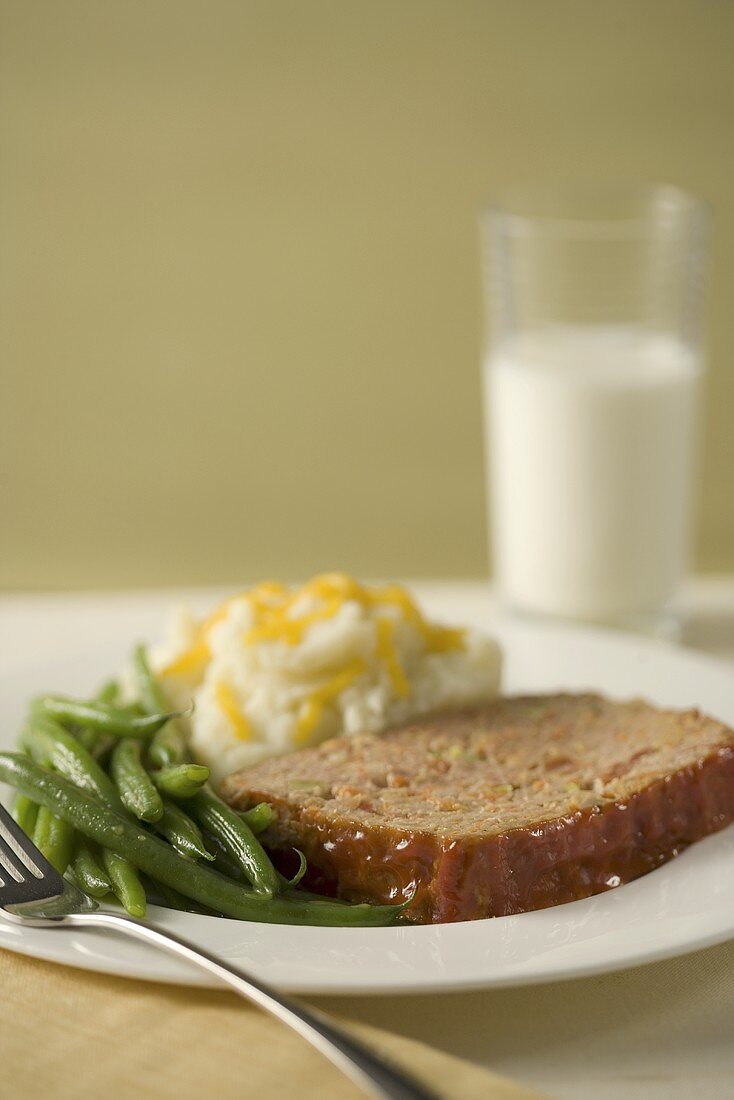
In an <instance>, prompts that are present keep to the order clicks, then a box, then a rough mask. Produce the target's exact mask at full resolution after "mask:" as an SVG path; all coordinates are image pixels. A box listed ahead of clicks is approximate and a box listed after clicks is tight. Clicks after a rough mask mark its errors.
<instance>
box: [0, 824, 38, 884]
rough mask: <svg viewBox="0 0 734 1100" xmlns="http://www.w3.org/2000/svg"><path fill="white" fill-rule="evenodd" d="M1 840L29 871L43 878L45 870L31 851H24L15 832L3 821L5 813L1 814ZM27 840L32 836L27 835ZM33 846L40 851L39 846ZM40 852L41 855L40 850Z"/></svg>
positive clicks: (0, 851)
mask: <svg viewBox="0 0 734 1100" xmlns="http://www.w3.org/2000/svg"><path fill="white" fill-rule="evenodd" d="M2 808H3V809H4V807H2ZM18 828H19V829H20V826H18ZM21 832H22V829H21ZM23 836H26V834H25V833H23ZM0 840H4V841H5V843H6V844H7V846H8V848H10V850H11V852H13V854H14V855H15V856H16V858H17V859H19V860H20V862H21V864H22V865H23V867H24V868H25V869H26V870H27V871H30V872H31V874H32V875H35V877H36V878H43V871H42V870H41V868H40V867H39V866H38V864H37V863H36V862H35V860H34V859H33V857H32V856H31V855H30V853H29V852H26V851H24V850H23V848H21V846H20V844H18V842H17V840H16V839H15V837H14V836H13V834H12V833H11V832H10V830H9V829H8V828H7V826H6V825H5V822H4V821H3V815H2V814H0ZM26 840H27V841H30V838H29V837H26ZM31 847H32V848H33V849H34V850H35V851H36V852H38V848H36V847H35V845H31ZM1 854H2V848H0V855H1ZM38 854H39V855H40V852H39V853H38ZM11 874H12V872H11Z"/></svg>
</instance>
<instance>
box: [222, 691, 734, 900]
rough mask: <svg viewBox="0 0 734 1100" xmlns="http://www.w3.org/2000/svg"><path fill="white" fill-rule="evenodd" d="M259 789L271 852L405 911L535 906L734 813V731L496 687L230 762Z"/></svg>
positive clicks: (236, 787)
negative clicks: (448, 704) (270, 811)
mask: <svg viewBox="0 0 734 1100" xmlns="http://www.w3.org/2000/svg"><path fill="white" fill-rule="evenodd" d="M223 790H224V795H225V797H226V798H227V799H228V801H229V802H230V803H231V804H232V805H234V806H237V807H239V808H245V807H248V806H251V805H254V804H255V803H257V802H260V801H263V800H266V801H268V802H270V803H272V805H273V806H274V807H275V808H276V809H277V812H278V819H277V821H276V823H275V824H274V825H273V826H271V828H270V829H269V830H268V832H267V833H266V834H265V835H264V841H265V843H266V845H268V846H269V847H270V848H271V849H272V850H275V851H277V850H286V849H290V848H291V847H297V848H300V849H301V850H302V851H303V852H304V853H305V855H306V858H307V859H308V863H309V867H310V869H311V876H312V877H311V882H312V883H313V884H315V885H316V886H318V887H319V888H321V889H326V890H327V891H329V892H331V893H336V894H337V895H338V896H339V897H342V898H346V899H349V900H352V901H371V902H394V901H396V900H399V899H401V898H405V899H407V898H410V897H411V895H414V897H413V901H412V903H411V905H410V906H409V907H408V908H407V909H406V914H405V915H406V917H408V918H410V919H412V920H415V921H425V922H430V921H437V922H438V921H459V920H472V919H475V918H478V917H488V916H502V915H506V914H509V913H522V912H526V911H528V910H531V909H542V908H544V907H546V906H549V905H557V904H559V903H561V902H567V901H573V900H576V899H578V898H584V897H588V896H589V895H591V894H597V893H599V892H601V891H602V890H607V889H609V888H610V887H613V886H618V885H620V884H621V883H624V882H629V881H630V880H631V879H634V878H637V877H638V876H639V875H643V874H645V872H647V871H651V870H652V869H653V868H655V867H658V866H659V865H660V864H661V863H664V862H665V861H666V860H669V859H671V858H672V857H673V856H675V855H677V853H678V852H680V851H681V850H682V849H683V848H685V847H687V846H688V845H689V844H692V843H693V842H694V841H696V840H699V839H700V838H701V837H704V836H706V835H708V834H709V833H713V832H716V831H717V830H718V829H722V828H723V827H724V826H725V825H728V824H729V823H730V822H731V821H732V819H733V818H734V731H732V730H731V729H728V728H727V727H726V726H724V725H722V723H721V722H717V721H715V720H714V719H712V718H707V717H705V716H704V715H702V714H700V712H699V711H696V710H690V711H673V710H661V709H658V708H655V707H652V706H650V705H649V704H647V703H644V702H641V701H638V700H635V701H632V702H628V703H615V702H610V701H608V700H606V699H603V698H601V697H600V696H597V695H544V696H532V697H523V698H507V699H501V700H499V701H497V702H495V703H493V704H491V705H487V706H483V707H481V708H479V709H473V710H470V711H463V712H461V713H454V714H439V715H434V716H431V717H429V718H426V719H423V720H421V721H416V722H413V723H411V724H409V725H406V726H403V727H401V728H399V729H394V730H391V731H389V732H387V733H384V734H381V735H377V734H369V735H368V734H365V735H357V736H354V737H341V738H336V739H334V740H331V741H327V742H325V743H323V744H321V745H319V746H318V747H316V748H310V749H304V750H302V751H301V752H297V753H293V754H291V755H288V756H282V757H277V758H275V759H271V760H268V761H265V762H264V763H261V764H258V765H255V766H254V767H251V768H248V769H246V770H245V771H241V772H238V773H236V774H235V775H232V776H230V777H229V778H228V779H227V780H226V781H225V783H224V788H223Z"/></svg>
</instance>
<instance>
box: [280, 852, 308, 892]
mask: <svg viewBox="0 0 734 1100" xmlns="http://www.w3.org/2000/svg"><path fill="white" fill-rule="evenodd" d="M293 851H294V852H295V853H296V855H297V856H298V870H297V871H296V873H295V875H294V876H293V878H289V879H286V881H285V889H286V890H295V888H296V886H298V883H299V882H300V881H301V879H302V878H303V876H304V875H305V874H306V871H307V870H308V861H307V859H306V857H305V855H304V854H303V852H302V851H301V849H300V848H294V849H293Z"/></svg>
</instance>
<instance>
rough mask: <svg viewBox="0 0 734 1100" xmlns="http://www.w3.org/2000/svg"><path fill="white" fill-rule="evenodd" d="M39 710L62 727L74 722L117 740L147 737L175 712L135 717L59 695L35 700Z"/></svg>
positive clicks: (107, 705) (124, 710)
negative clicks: (119, 738)
mask: <svg viewBox="0 0 734 1100" xmlns="http://www.w3.org/2000/svg"><path fill="white" fill-rule="evenodd" d="M38 707H40V708H41V709H42V710H43V711H44V712H45V713H46V714H47V715H49V716H50V717H51V718H55V719H56V720H57V721H59V722H61V724H62V725H67V724H68V723H74V724H76V725H78V726H81V727H82V728H89V729H93V730H99V731H100V732H101V733H114V734H115V736H117V737H148V736H150V734H152V733H155V731H156V730H158V729H160V728H161V726H162V725H164V724H165V723H166V722H167V721H168V719H169V718H171V717H173V716H174V712H171V713H170V714H144V715H138V714H135V713H134V712H133V711H131V710H130V709H128V708H125V707H117V706H114V705H113V704H112V703H96V702H94V701H91V702H85V701H84V700H82V699H67V698H64V697H63V696H61V695H46V696H44V697H43V698H41V699H39V700H38Z"/></svg>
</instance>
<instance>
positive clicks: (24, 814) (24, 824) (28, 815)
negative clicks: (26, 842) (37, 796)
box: [13, 794, 38, 837]
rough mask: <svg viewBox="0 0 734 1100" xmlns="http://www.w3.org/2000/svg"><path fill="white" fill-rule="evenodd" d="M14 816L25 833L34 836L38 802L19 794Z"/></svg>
mask: <svg viewBox="0 0 734 1100" xmlns="http://www.w3.org/2000/svg"><path fill="white" fill-rule="evenodd" d="M13 817H14V819H15V820H16V822H17V823H18V825H20V827H21V829H22V830H23V832H24V833H25V835H26V836H29V837H33V830H34V828H35V826H36V818H37V817H38V803H37V802H33V801H32V799H30V798H26V796H25V795H24V794H19V795H18V797H17V798H16V800H15V804H14V806H13Z"/></svg>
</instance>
